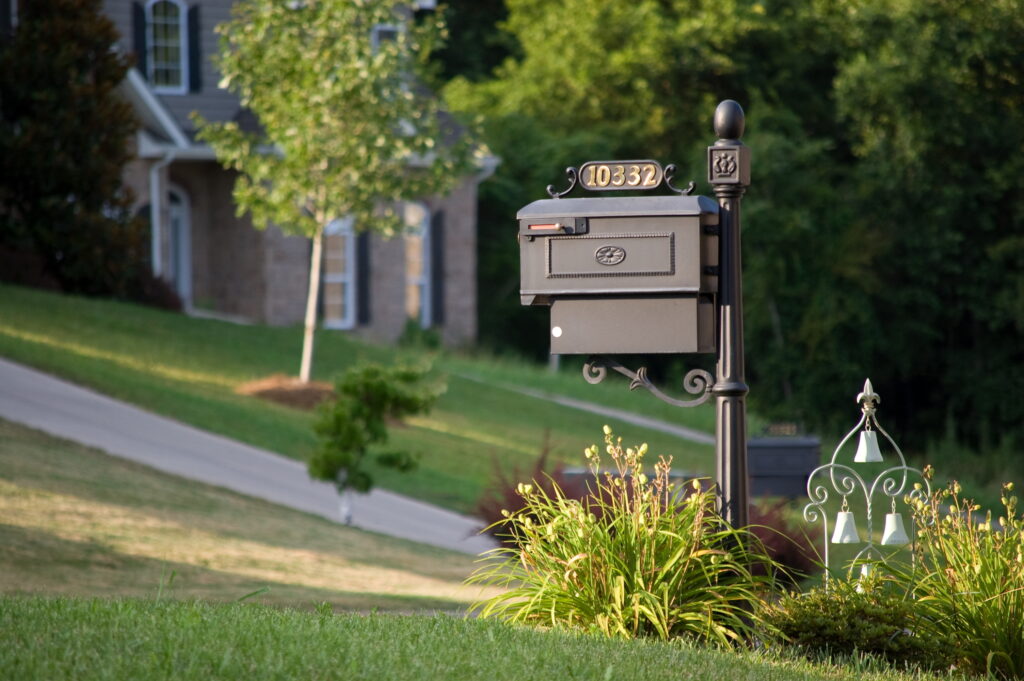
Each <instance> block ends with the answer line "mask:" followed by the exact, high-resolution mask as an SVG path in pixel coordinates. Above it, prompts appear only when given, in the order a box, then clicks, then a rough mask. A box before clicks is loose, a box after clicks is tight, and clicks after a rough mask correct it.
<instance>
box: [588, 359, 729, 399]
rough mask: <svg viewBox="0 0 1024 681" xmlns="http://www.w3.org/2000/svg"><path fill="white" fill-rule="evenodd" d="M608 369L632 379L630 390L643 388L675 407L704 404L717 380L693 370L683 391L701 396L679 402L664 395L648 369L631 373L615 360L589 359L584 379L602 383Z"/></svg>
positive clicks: (686, 380) (686, 378)
mask: <svg viewBox="0 0 1024 681" xmlns="http://www.w3.org/2000/svg"><path fill="white" fill-rule="evenodd" d="M608 369H611V370H613V371H616V372H618V373H620V374H622V375H623V376H625V377H626V378H628V379H630V381H629V389H630V390H636V389H637V388H643V389H644V390H646V391H647V392H649V393H651V394H652V395H654V396H655V397H657V398H658V399H659V400H661V401H662V402H665V403H666V404H671V405H672V406H674V407H696V406H699V405H701V404H704V403H705V402H707V401H708V400H709V399H710V398H711V387H712V386H713V385H714V383H715V379H714V378H713V377H712V376H711V374H710V373H709V372H707V371H705V370H703V369H692V370H691V371H689V372H688V373H687V374H686V376H685V377H684V378H683V389H684V390H686V392H688V393H690V394H691V395H699V397H697V398H696V399H693V400H677V399H676V398H674V397H670V396H668V395H666V394H665V393H663V392H662V391H661V390H660V389H658V387H657V386H656V385H654V383H652V382H651V379H650V378H648V376H647V367H640V368H639V369H637V370H636V371H630V370H629V369H627V368H626V367H624V366H622V365H621V364H619V363H618V362H616V361H615V360H613V359H611V358H609V357H604V356H597V357H588V358H587V361H586V363H585V364H584V365H583V378H584V380H586V382H587V383H591V384H597V383H600V382H601V381H603V380H604V379H605V377H606V376H608Z"/></svg>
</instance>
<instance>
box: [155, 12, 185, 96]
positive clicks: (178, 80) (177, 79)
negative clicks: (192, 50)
mask: <svg viewBox="0 0 1024 681" xmlns="http://www.w3.org/2000/svg"><path fill="white" fill-rule="evenodd" d="M185 22H186V11H185V5H184V4H183V3H181V2H178V0H152V1H151V2H149V3H148V4H147V5H146V47H147V55H146V56H147V57H148V58H147V59H146V70H147V74H146V75H147V77H148V79H149V82H150V83H152V84H153V89H154V90H155V91H156V92H161V93H167V94H183V93H185V92H187V91H188V73H187V69H188V42H187V40H188V33H187V31H186V23H185Z"/></svg>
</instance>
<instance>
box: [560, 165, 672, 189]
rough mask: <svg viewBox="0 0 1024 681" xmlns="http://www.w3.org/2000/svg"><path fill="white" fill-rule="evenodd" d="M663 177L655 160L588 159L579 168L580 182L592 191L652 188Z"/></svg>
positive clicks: (658, 183)
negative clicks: (588, 160) (587, 161)
mask: <svg viewBox="0 0 1024 681" xmlns="http://www.w3.org/2000/svg"><path fill="white" fill-rule="evenodd" d="M663 177H664V172H663V171H662V169H661V165H660V164H658V163H657V162H655V161H590V162H589V163H584V164H583V166H582V167H581V168H580V184H582V185H583V188H584V189H590V190H592V191H595V190H596V191H610V190H619V189H654V188H655V187H657V186H658V185H660V184H661V181H662V178H663Z"/></svg>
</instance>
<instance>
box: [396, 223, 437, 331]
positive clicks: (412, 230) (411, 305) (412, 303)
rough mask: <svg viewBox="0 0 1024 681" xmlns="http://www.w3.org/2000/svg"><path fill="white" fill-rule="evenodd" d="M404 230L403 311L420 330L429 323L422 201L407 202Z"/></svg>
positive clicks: (426, 235)
mask: <svg viewBox="0 0 1024 681" xmlns="http://www.w3.org/2000/svg"><path fill="white" fill-rule="evenodd" d="M403 217H404V218H405V224H406V225H408V230H407V231H406V233H405V314H406V315H407V316H408V317H409V319H415V320H416V321H418V322H419V323H420V326H422V327H423V328H424V329H426V328H428V327H430V325H431V324H433V322H434V319H433V315H432V314H431V290H430V283H431V271H430V265H431V262H430V261H431V257H430V254H431V248H430V211H428V210H427V207H426V206H424V205H423V204H422V203H407V204H405V206H404V210H403Z"/></svg>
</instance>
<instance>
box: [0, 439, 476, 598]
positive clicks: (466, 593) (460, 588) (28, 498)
mask: <svg viewBox="0 0 1024 681" xmlns="http://www.w3.org/2000/svg"><path fill="white" fill-rule="evenodd" d="M0 519H2V521H0V546H3V547H4V548H3V550H2V551H0V592H6V593H12V592H13V593H40V592H45V593H62V594H76V595H127V596H142V595H151V594H153V593H155V592H156V591H157V590H158V589H160V588H161V585H162V584H163V585H166V586H167V587H168V588H167V589H166V591H167V592H168V593H170V594H173V595H174V596H175V597H183V598H185V597H193V596H194V597H201V598H205V599H212V600H233V599H236V598H238V597H241V596H243V595H245V594H247V593H251V592H252V591H256V590H260V589H266V588H269V591H266V592H265V593H262V594H260V596H259V600H260V601H262V602H266V603H271V604H278V605H294V606H309V605H310V604H311V603H314V602H321V601H327V602H331V603H334V604H336V605H337V606H338V607H343V608H355V609H360V610H365V609H369V608H374V607H377V608H383V609H399V610H410V609H424V608H425V609H434V608H443V609H460V608H464V607H465V606H466V605H468V604H469V603H470V602H471V601H473V600H474V599H476V598H477V597H479V596H480V592H479V589H477V588H471V587H467V586H465V585H464V584H463V580H464V579H465V577H466V576H467V575H469V573H470V572H471V571H472V568H473V559H472V558H471V557H469V556H464V555H461V554H456V553H452V552H448V551H444V550H441V549H434V548H431V547H426V546H420V545H417V544H414V543H412V542H406V541H401V540H396V539H391V538H388V537H382V536H379V535H374V534H372V533H368V532H362V531H360V530H355V529H352V528H346V527H342V526H339V525H336V524H333V523H330V522H328V521H326V520H324V519H321V518H318V517H315V516H310V515H306V514H303V513H299V512H295V511H290V510H287V509H283V508H280V507H277V506H274V505H272V504H269V503H266V502H262V501H259V500H256V499H251V498H248V497H244V496H241V495H238V494H234V493H231V492H228V491H225V490H221V489H218V488H214V487H209V486H205V485H201V484H198V483H194V482H190V481H185V480H182V479H179V478H175V477H173V476H170V475H165V474H162V473H159V472H156V471H152V470H149V469H147V468H144V467H142V466H138V465H135V464H132V463H129V462H125V461H121V460H119V459H115V458H112V457H109V456H106V455H104V454H102V453H100V452H97V451H95V450H91V449H88V448H86V447H81V446H79V445H75V444H72V443H68V442H65V441H62V440H59V439H56V438H52V437H49V436H46V435H43V434H41V433H38V432H35V431H32V430H29V429H26V428H23V427H21V426H17V425H14V424H9V423H5V422H2V421H0ZM172 575H173V576H174V577H173V579H172V577H171V576H172Z"/></svg>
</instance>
